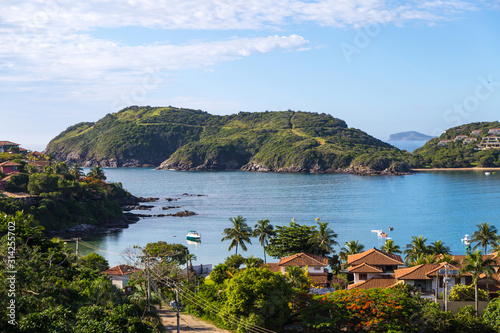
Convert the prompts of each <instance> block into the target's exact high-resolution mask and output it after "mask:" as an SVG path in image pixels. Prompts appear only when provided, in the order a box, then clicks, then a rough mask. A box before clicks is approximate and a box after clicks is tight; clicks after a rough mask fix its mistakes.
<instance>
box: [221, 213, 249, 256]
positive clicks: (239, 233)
mask: <svg viewBox="0 0 500 333" xmlns="http://www.w3.org/2000/svg"><path fill="white" fill-rule="evenodd" d="M229 221H231V222H232V223H233V227H232V228H226V229H224V231H223V232H222V234H223V235H224V237H222V239H221V240H220V241H221V242H223V241H226V240H231V244H229V248H228V249H227V250H228V251H231V249H232V248H233V247H235V246H236V254H238V245H240V246H241V249H242V250H243V251H246V250H247V246H246V244H245V243H250V244H252V241H251V240H250V236H251V235H252V229H251V228H250V227H249V226H248V225H247V222H246V221H247V220H246V219H245V218H243V216H241V215H238V216H237V217H231V218H230V219H229Z"/></svg>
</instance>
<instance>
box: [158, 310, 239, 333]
mask: <svg viewBox="0 0 500 333" xmlns="http://www.w3.org/2000/svg"><path fill="white" fill-rule="evenodd" d="M158 314H159V315H160V317H161V322H162V324H163V326H165V330H166V331H167V333H176V332H177V312H176V311H174V310H170V309H168V310H165V309H162V310H158ZM179 326H180V332H203V333H212V332H213V333H232V332H231V331H228V330H223V329H221V328H218V327H216V326H214V325H212V324H210V323H206V322H204V321H203V320H201V319H198V318H196V317H195V316H192V315H189V314H185V313H181V314H180V319H179Z"/></svg>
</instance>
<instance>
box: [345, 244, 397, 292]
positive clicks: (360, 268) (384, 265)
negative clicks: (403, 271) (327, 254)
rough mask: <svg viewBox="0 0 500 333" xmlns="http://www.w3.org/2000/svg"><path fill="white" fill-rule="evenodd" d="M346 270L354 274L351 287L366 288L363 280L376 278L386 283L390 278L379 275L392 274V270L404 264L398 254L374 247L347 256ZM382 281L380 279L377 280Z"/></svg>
mask: <svg viewBox="0 0 500 333" xmlns="http://www.w3.org/2000/svg"><path fill="white" fill-rule="evenodd" d="M347 265H348V268H347V271H348V272H349V273H352V274H353V275H354V285H352V286H349V287H350V289H351V288H357V287H363V289H365V288H366V286H368V285H369V284H366V283H365V282H366V281H368V280H370V279H373V278H377V279H378V280H384V282H383V283H388V281H389V280H390V279H388V278H385V277H384V278H381V277H380V275H390V276H393V274H394V271H395V270H396V269H397V268H398V267H399V266H404V261H403V259H402V258H401V256H400V255H397V254H389V253H386V252H384V251H381V250H378V249H376V248H373V249H370V250H368V251H365V252H362V253H357V254H353V255H349V256H347ZM377 282H378V283H382V282H381V281H377ZM393 282H395V281H393Z"/></svg>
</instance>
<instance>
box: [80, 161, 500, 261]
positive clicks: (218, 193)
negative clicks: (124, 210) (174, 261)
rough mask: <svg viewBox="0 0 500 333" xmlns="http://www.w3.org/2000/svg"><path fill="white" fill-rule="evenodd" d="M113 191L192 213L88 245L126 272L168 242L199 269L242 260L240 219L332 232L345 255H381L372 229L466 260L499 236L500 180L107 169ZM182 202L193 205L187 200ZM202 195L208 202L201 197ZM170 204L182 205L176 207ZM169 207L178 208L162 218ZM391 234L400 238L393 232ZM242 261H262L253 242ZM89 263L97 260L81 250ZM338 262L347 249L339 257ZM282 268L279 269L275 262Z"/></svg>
mask: <svg viewBox="0 0 500 333" xmlns="http://www.w3.org/2000/svg"><path fill="white" fill-rule="evenodd" d="M105 172H106V176H107V177H108V180H109V181H115V182H122V183H123V186H124V187H125V188H126V189H128V190H129V191H130V192H131V193H133V194H134V195H137V196H143V197H159V198H161V200H160V201H158V202H154V203H151V204H152V205H154V208H153V209H152V211H151V212H147V211H141V212H142V213H149V214H161V213H163V214H166V213H173V212H176V211H179V210H190V211H194V212H196V213H197V214H198V215H196V216H191V217H152V218H144V219H141V221H139V222H138V223H136V224H133V225H130V227H129V228H128V229H123V230H121V231H120V232H117V233H114V234H110V235H105V236H98V237H93V238H90V239H88V240H89V241H90V243H92V244H93V245H94V246H96V247H99V248H101V249H104V250H105V251H107V252H103V253H102V254H103V255H104V256H105V257H106V258H107V259H108V260H109V262H110V264H111V265H115V264H119V263H123V262H124V260H123V258H122V257H121V256H120V255H117V254H113V253H122V252H124V251H125V250H126V249H127V248H130V247H132V246H133V245H138V246H145V245H146V244H147V243H149V242H156V241H165V242H168V243H181V244H184V245H186V246H188V248H189V250H190V252H191V253H194V254H195V255H196V256H197V260H196V261H195V262H194V264H200V263H201V264H217V263H220V262H222V261H224V259H225V258H226V257H227V256H228V255H230V254H233V253H234V249H233V250H232V251H231V252H228V246H229V242H221V241H220V240H221V238H222V235H221V233H222V231H223V229H224V228H226V227H229V226H230V222H229V218H230V217H235V216H237V215H242V216H243V217H245V218H246V219H247V222H248V224H249V225H250V226H252V227H253V225H254V224H255V223H256V222H257V221H258V220H260V219H269V220H270V221H271V223H272V224H273V225H288V224H289V223H290V221H291V220H292V219H295V221H296V222H297V223H300V224H307V225H315V224H316V220H315V219H319V220H320V221H325V222H329V223H330V225H331V227H332V228H333V229H334V230H335V232H336V233H337V234H338V238H337V241H338V243H339V244H341V245H343V244H344V243H345V242H346V241H349V240H359V241H360V242H361V243H362V244H364V245H365V248H366V249H369V248H371V247H377V248H380V247H381V246H382V245H383V242H384V241H383V240H382V239H380V238H378V237H377V234H376V233H373V232H371V230H374V229H383V230H384V231H387V233H388V236H389V237H391V238H392V239H393V240H394V241H395V243H396V244H397V245H400V246H401V247H402V248H403V247H404V246H405V245H406V244H407V243H409V242H410V241H411V236H419V235H423V236H425V237H427V239H428V243H430V242H432V241H435V240H440V239H441V240H443V241H444V242H445V243H446V245H448V246H450V247H451V249H452V252H453V253H455V254H460V253H463V252H464V246H463V244H462V243H461V239H462V238H463V237H464V235H465V234H466V233H468V234H472V233H473V232H474V230H475V226H476V224H478V223H481V222H485V221H488V222H491V223H492V224H494V225H496V226H497V227H498V228H500V205H499V199H500V173H496V174H491V175H485V174H484V172H468V171H461V172H457V171H449V172H432V173H419V174H415V175H410V176H355V175H343V174H336V175H310V174H274V173H252V172H244V171H226V172H181V171H167V170H154V169H143V168H119V169H105ZM184 193H187V194H189V195H190V196H186V195H183V194H184ZM198 194H201V195H203V196H198ZM165 198H175V199H178V200H177V201H171V202H168V201H166V200H165ZM164 206H180V207H181V208H178V209H171V210H162V207H164ZM389 227H393V228H394V230H393V231H391V232H389V231H388V229H389ZM189 230H197V231H198V232H200V233H201V235H202V241H201V243H199V244H194V243H188V242H187V240H186V237H185V236H186V233H187V232H188V231H189ZM252 243H253V244H252V245H249V246H248V251H247V252H241V249H240V252H239V253H241V254H243V255H244V256H250V255H255V256H259V257H262V248H261V247H260V245H259V243H258V241H257V240H256V239H253V241H252ZM80 249H81V251H82V252H83V253H88V252H90V250H88V249H85V247H83V246H81V247H80ZM336 250H337V252H338V251H339V247H336ZM271 261H276V260H271Z"/></svg>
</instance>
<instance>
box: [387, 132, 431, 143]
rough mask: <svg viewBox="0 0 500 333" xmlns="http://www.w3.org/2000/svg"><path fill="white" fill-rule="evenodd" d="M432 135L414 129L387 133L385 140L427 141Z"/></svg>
mask: <svg viewBox="0 0 500 333" xmlns="http://www.w3.org/2000/svg"><path fill="white" fill-rule="evenodd" d="M433 138H434V137H433V136H429V135H425V134H422V133H419V132H415V131H407V132H399V133H395V134H391V135H389V139H388V140H387V141H429V140H430V139H433Z"/></svg>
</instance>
